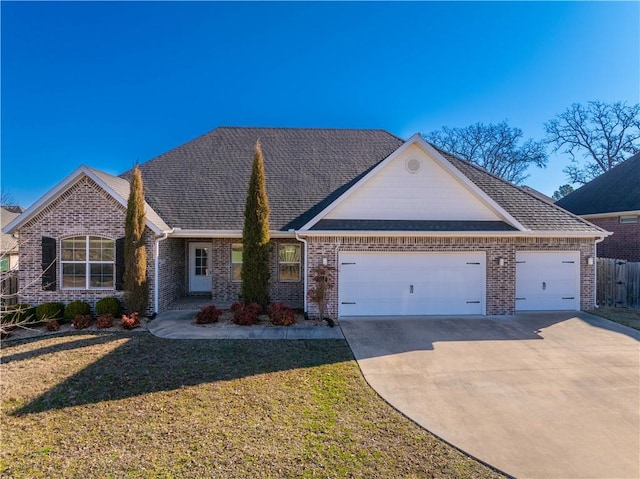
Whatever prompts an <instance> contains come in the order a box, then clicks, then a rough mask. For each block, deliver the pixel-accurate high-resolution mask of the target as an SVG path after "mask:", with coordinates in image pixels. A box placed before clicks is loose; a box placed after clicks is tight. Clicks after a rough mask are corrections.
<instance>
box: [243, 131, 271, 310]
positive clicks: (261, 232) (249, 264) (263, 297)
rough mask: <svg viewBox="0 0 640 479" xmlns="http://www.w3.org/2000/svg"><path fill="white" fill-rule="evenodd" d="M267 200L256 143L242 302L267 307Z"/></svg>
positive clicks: (245, 232)
mask: <svg viewBox="0 0 640 479" xmlns="http://www.w3.org/2000/svg"><path fill="white" fill-rule="evenodd" d="M269 239H270V238H269V199H268V198H267V186H266V177H265V174H264V161H263V157H262V148H261V146H260V141H257V142H256V146H255V151H254V154H253V167H252V170H251V179H250V180H249V189H248V191H247V202H246V204H245V210H244V228H243V229H242V287H241V295H242V301H243V302H244V303H245V304H250V303H258V304H260V305H262V307H263V308H266V307H267V305H268V304H269Z"/></svg>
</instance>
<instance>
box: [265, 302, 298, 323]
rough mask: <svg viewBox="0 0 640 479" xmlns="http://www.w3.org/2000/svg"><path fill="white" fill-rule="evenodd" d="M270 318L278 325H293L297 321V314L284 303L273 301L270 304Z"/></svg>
mask: <svg viewBox="0 0 640 479" xmlns="http://www.w3.org/2000/svg"><path fill="white" fill-rule="evenodd" d="M269 318H270V319H271V322H272V323H273V324H275V325H276V326H291V325H292V324H295V323H296V314H295V313H294V312H293V310H292V309H291V308H289V307H288V306H287V305H285V304H284V303H272V304H271V306H269Z"/></svg>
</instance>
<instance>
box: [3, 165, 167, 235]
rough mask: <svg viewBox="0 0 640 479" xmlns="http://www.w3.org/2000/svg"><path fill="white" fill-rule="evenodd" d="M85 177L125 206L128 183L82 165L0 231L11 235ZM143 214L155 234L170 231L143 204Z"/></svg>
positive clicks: (146, 205) (147, 206) (158, 217)
mask: <svg viewBox="0 0 640 479" xmlns="http://www.w3.org/2000/svg"><path fill="white" fill-rule="evenodd" d="M85 175H86V176H88V177H89V178H91V179H92V180H93V181H94V182H95V183H96V184H98V186H100V187H101V188H102V189H104V190H105V191H106V192H107V193H108V194H110V195H111V196H112V197H113V198H114V199H115V200H116V201H118V202H119V203H120V204H121V205H123V206H124V207H126V206H127V200H128V198H129V182H128V181H127V180H125V179H122V178H119V177H117V176H113V175H110V174H108V173H104V172H103V171H99V170H96V169H94V168H89V167H88V166H85V165H82V166H80V167H78V168H76V169H75V170H74V171H73V172H72V173H71V174H70V175H68V176H67V177H66V178H65V179H64V180H62V181H61V182H60V183H58V184H57V185H56V186H54V187H53V188H52V189H51V190H49V191H48V192H47V193H46V194H45V195H43V196H42V197H41V198H40V199H38V201H36V202H35V203H34V204H33V205H31V206H30V207H29V208H27V209H26V211H24V213H22V214H21V215H16V216H17V217H16V218H13V219H12V220H10V221H9V223H8V224H7V225H4V224H3V228H2V231H3V232H6V233H11V232H13V231H15V230H17V229H18V228H20V226H22V225H23V224H25V223H26V222H27V221H29V220H30V219H31V218H32V217H33V216H35V215H37V214H38V213H39V212H40V211H42V210H43V209H44V208H46V207H47V206H48V205H49V204H50V203H51V202H52V201H54V200H55V199H56V198H57V197H58V196H59V195H61V194H62V193H64V192H65V191H67V190H68V189H69V188H70V187H71V186H72V185H74V184H75V183H76V182H77V181H78V180H80V179H81V178H82V177H83V176H85ZM145 214H146V219H147V226H149V228H151V229H152V230H153V231H154V232H155V233H157V234H160V233H163V232H167V231H169V230H170V229H171V228H169V226H167V224H166V223H165V222H164V221H163V220H162V218H160V216H158V214H157V213H156V212H155V211H153V208H151V207H150V206H149V205H148V204H147V203H145Z"/></svg>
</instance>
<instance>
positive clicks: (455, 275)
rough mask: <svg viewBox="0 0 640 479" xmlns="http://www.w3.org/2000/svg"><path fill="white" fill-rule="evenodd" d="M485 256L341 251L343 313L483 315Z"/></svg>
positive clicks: (341, 307)
mask: <svg viewBox="0 0 640 479" xmlns="http://www.w3.org/2000/svg"><path fill="white" fill-rule="evenodd" d="M485 256H486V255H485V253H483V252H474V253H390V252H385V253H381V252H341V253H340V258H339V263H340V269H339V288H338V303H339V314H340V316H392V315H393V316H395V315H404V316H408V315H447V314H484V312H485V282H486V280H485V278H486V275H485V271H486V261H485Z"/></svg>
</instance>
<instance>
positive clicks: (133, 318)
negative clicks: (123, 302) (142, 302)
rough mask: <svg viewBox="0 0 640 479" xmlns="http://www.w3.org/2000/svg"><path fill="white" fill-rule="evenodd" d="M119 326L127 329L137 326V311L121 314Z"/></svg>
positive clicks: (138, 324)
mask: <svg viewBox="0 0 640 479" xmlns="http://www.w3.org/2000/svg"><path fill="white" fill-rule="evenodd" d="M120 327H121V328H122V329H127V330H131V329H136V328H139V327H140V317H139V316H138V313H136V312H133V313H131V314H129V315H128V316H127V315H126V314H123V315H122V319H121V320H120Z"/></svg>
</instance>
